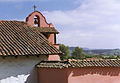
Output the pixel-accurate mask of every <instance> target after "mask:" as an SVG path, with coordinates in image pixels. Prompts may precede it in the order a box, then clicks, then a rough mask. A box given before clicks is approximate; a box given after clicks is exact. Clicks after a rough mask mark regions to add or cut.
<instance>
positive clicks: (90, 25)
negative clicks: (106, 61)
mask: <svg viewBox="0 0 120 83" xmlns="http://www.w3.org/2000/svg"><path fill="white" fill-rule="evenodd" d="M79 1H80V2H79ZM79 3H81V5H80V6H79V7H78V8H76V9H74V10H70V11H52V12H47V11H46V12H44V14H45V16H46V17H47V19H48V20H49V22H53V23H54V25H55V26H59V27H60V28H58V30H60V32H61V34H60V35H59V37H58V38H59V42H60V43H64V44H67V45H70V46H74V45H79V46H80V47H91V48H118V47H119V48H120V37H119V36H120V1H119V0H83V1H82V2H81V0H77V1H75V4H79ZM73 42H74V43H73Z"/></svg>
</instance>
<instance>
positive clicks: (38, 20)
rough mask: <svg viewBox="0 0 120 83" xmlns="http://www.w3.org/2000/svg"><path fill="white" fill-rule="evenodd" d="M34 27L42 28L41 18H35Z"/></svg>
mask: <svg viewBox="0 0 120 83" xmlns="http://www.w3.org/2000/svg"><path fill="white" fill-rule="evenodd" d="M34 27H40V18H39V16H37V15H36V16H34Z"/></svg>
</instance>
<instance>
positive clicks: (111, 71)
mask: <svg viewBox="0 0 120 83" xmlns="http://www.w3.org/2000/svg"><path fill="white" fill-rule="evenodd" d="M71 71H72V73H73V75H72V76H73V77H74V76H84V75H88V74H91V75H93V74H98V75H103V76H119V75H120V68H114V67H111V68H110V67H104V68H102V67H89V68H74V69H72V70H71ZM69 73H70V71H69Z"/></svg>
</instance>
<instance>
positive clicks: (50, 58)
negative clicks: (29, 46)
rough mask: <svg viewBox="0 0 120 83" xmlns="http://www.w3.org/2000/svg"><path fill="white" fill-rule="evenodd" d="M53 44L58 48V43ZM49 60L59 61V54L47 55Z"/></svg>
mask: <svg viewBox="0 0 120 83" xmlns="http://www.w3.org/2000/svg"><path fill="white" fill-rule="evenodd" d="M54 46H55V47H56V48H57V49H59V44H54ZM48 60H49V61H60V55H49V56H48Z"/></svg>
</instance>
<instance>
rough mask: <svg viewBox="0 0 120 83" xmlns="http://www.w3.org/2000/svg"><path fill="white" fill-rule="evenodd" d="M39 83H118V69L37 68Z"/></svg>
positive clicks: (119, 79) (119, 78)
mask: <svg viewBox="0 0 120 83" xmlns="http://www.w3.org/2000/svg"><path fill="white" fill-rule="evenodd" d="M38 74H39V83H120V68H115V67H86V68H63V69H55V68H38Z"/></svg>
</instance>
